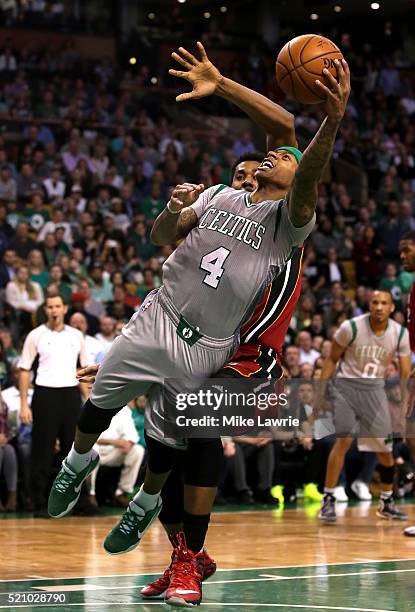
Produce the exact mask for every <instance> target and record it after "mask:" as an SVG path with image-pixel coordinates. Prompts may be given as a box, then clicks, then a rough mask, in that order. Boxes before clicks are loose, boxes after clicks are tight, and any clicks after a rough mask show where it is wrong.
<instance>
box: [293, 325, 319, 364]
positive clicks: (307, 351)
mask: <svg viewBox="0 0 415 612" xmlns="http://www.w3.org/2000/svg"><path fill="white" fill-rule="evenodd" d="M297 341H298V347H299V349H300V365H303V363H309V364H311V365H314V363H315V361H316V359H318V358H319V357H320V353H319V352H318V351H315V350H314V349H313V347H312V338H311V334H310V333H309V332H308V331H302V332H300V333H299V334H298V338H297Z"/></svg>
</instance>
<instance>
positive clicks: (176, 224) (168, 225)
mask: <svg viewBox="0 0 415 612" xmlns="http://www.w3.org/2000/svg"><path fill="white" fill-rule="evenodd" d="M191 57H192V56H191ZM337 70H338V74H339V82H337V81H336V80H335V79H334V78H333V77H332V76H331V75H330V73H329V72H328V71H325V78H326V80H327V86H326V85H324V84H323V83H321V82H318V83H317V86H318V87H319V88H320V89H321V91H322V94H323V95H324V96H325V98H326V107H327V117H326V118H325V120H324V121H323V123H322V125H321V127H320V129H319V130H318V132H317V134H316V135H315V137H314V138H313V140H312V142H311V143H310V145H309V146H308V147H307V149H306V151H305V152H304V155H303V157H302V159H301V161H300V163H298V160H297V158H296V156H295V154H293V153H292V152H289V151H288V150H287V151H285V150H278V151H270V152H269V153H268V155H267V157H266V158H265V159H264V161H263V163H262V164H261V166H260V167H259V168H258V171H257V174H256V176H257V180H258V189H257V190H256V191H254V192H253V193H252V194H251V197H250V198H249V199H248V200H246V199H244V198H243V196H241V194H240V192H236V193H234V192H233V191H232V190H230V189H228V188H226V189H225V188H224V189H222V190H221V191H220V192H219V191H218V187H216V188H210V189H208V190H206V193H203V194H202V192H203V191H204V188H203V185H191V184H185V185H179V186H177V187H176V189H175V190H174V191H173V194H172V198H171V200H170V202H169V203H168V205H167V207H166V209H165V211H164V212H163V213H161V215H160V216H159V217H158V219H157V220H156V222H155V225H154V227H153V231H152V239H153V241H154V242H155V243H156V244H171V243H172V242H175V241H177V240H179V239H184V241H183V242H182V244H181V245H180V246H179V248H178V249H177V251H176V252H175V254H173V256H172V257H171V258H170V260H169V262H168V265H167V270H166V278H165V279H164V281H165V282H164V284H163V287H162V288H161V289H160V290H159V291H156V292H153V293H152V294H150V295H149V296H148V297H147V298H146V300H145V301H144V303H143V305H142V308H141V310H140V312H139V313H136V314H135V315H134V316H133V317H132V319H131V321H130V322H129V323H128V325H127V326H126V327H125V328H124V330H123V335H122V336H120V337H119V338H118V339H117V340H116V341H115V343H114V345H113V348H112V349H111V350H110V352H109V353H108V354H107V356H106V359H105V360H104V362H103V364H102V366H101V368H100V370H99V372H98V376H97V379H96V382H95V384H94V387H93V390H92V394H91V398H90V400H88V402H87V403H86V404H85V407H84V412H83V415H82V417H81V419H80V422H79V424H78V429H77V433H76V437H75V444H74V447H73V449H72V450H71V452H70V454H69V456H68V458H66V459H65V460H64V462H63V464H62V469H61V471H60V473H59V474H58V476H57V478H56V479H55V482H54V484H53V486H52V490H51V493H50V497H49V507H48V509H49V513H50V515H51V516H53V517H55V518H58V517H60V516H64V515H65V514H67V513H68V512H69V511H70V510H71V509H72V508H73V506H74V505H75V503H76V501H77V499H78V496H79V488H80V485H81V483H82V482H83V480H84V479H85V478H86V477H87V476H88V474H89V473H90V472H91V471H92V470H93V469H94V468H95V466H96V465H97V462H98V458H97V457H96V456H95V455H94V453H93V451H91V448H92V446H93V444H94V443H95V441H96V440H97V438H98V437H99V435H100V433H101V432H102V431H103V430H105V429H106V428H107V427H108V424H109V422H110V420H111V418H112V416H113V415H114V414H116V413H117V412H118V410H119V409H120V407H121V406H123V405H125V403H126V402H127V401H129V400H130V399H131V398H132V397H134V396H136V395H140V394H145V393H147V394H148V395H149V396H150V402H151V398H152V396H153V397H154V394H159V393H160V385H161V384H163V381H164V379H166V378H175V379H181V381H182V384H183V385H185V386H186V387H187V388H190V389H191V388H197V387H199V386H200V383H201V381H202V380H204V379H205V378H206V377H208V376H209V375H211V374H213V373H214V372H216V371H218V370H219V369H220V367H221V366H222V365H223V364H224V363H225V361H226V360H227V359H228V358H229V357H230V356H231V355H232V354H233V351H234V348H235V340H237V338H235V330H236V329H237V327H238V326H239V324H240V323H241V319H239V317H241V318H242V317H244V316H245V315H247V314H248V305H249V303H250V302H252V301H255V298H256V297H257V296H259V295H260V292H261V289H262V287H263V285H264V278H267V275H268V274H269V273H273V272H275V271H277V269H278V267H280V266H283V265H284V264H285V262H286V261H287V259H288V258H289V257H290V253H291V249H292V247H294V246H295V245H296V244H298V243H300V242H302V241H303V240H304V239H305V238H306V236H307V235H308V233H309V232H310V231H311V229H312V227H313V224H314V210H315V205H316V199H317V185H318V182H319V180H320V177H321V174H322V172H323V170H324V167H325V165H326V164H327V162H328V161H329V158H330V156H331V153H332V149H333V145H334V142H335V138H336V134H337V130H338V128H339V125H340V122H341V120H342V118H343V116H344V112H345V108H346V104H347V100H348V97H349V94H350V74H349V69H348V66H347V64H346V62H344V61H341V62H337ZM287 192H289V198H288V199H286V194H287ZM201 194H202V195H201ZM200 195H201V198H200V199H198V198H199V196H200ZM231 206H236V207H237V211H238V213H240V214H237V216H238V218H237V219H236V218H235V219H233V218H231V213H232V214H234V215H235V213H233V211H232V210H231ZM213 208H214V209H215V211H212V209H213ZM261 209H263V210H262V211H261ZM200 225H201V226H202V227H200ZM203 247H207V249H206V250H202V248H203ZM221 249H224V250H221ZM214 251H216V255H217V257H216V258H214V257H213V256H212V253H213V252H214ZM206 255H208V258H207V259H204V258H205V256H206ZM255 260H257V261H255ZM238 261H243V263H244V265H245V263H246V265H248V266H249V271H250V274H251V277H247V275H246V270H244V269H242V267H241V266H240V265H238ZM228 275H229V276H235V280H233V279H232V278H227V276H228ZM261 275H262V276H261ZM188 279H191V283H192V284H190V283H189V281H188ZM245 285H246V286H245ZM217 292H220V294H221V295H222V299H223V301H224V302H225V303H226V304H227V305H229V313H225V312H224V311H223V309H222V303H223V302H222V303H221V302H220V301H219V300H218V298H217V295H218V293H217ZM202 296H203V300H205V301H208V302H210V303H211V304H214V305H215V308H218V310H217V312H216V314H215V317H213V316H212V312H211V310H210V309H208V308H205V305H204V303H202ZM193 301H198V303H199V306H200V307H201V308H203V317H201V316H200V310H199V309H198V308H195V306H194V304H193ZM177 305H180V309H181V310H179V309H178V307H177ZM222 317H223V321H222V320H221V321H220V322H219V319H222ZM218 322H219V323H218ZM210 334H213V335H210ZM169 391H172V392H173V393H174V392H175V391H177V390H175V389H169ZM180 391H183V389H180ZM165 443H166V444H168V440H165ZM174 443H176V441H174ZM170 469H171V465H170V466H169V467H167V469H166V472H165V473H163V474H161V473H160V474H157V475H154V474H153V475H152V476H153V477H154V478H153V486H152V487H151V489H150V490H147V491H141V492H140V495H141V497H140V500H136V499H134V501H133V502H131V503H130V507H129V510H127V512H126V513H125V514H126V519H125V520H123V519H122V520H121V521H120V523H119V524H118V526H117V529H118V531H117V529H113V530H112V532H111V534H110V535H111V538H110V541H108V538H107V540H106V546H105V547H106V549H107V550H109V551H110V552H115V550H114V549H116V548H117V546H119V545H120V543H121V544H122V545H123V550H122V551H119V552H126V550H128V548H125V537H124V536H125V535H126V534H127V535H129V536H131V537H130V542H131V546H130V549H131V548H134V547H135V546H136V545H137V544H138V542H139V540H140V538H141V537H142V535H143V533H144V530H145V529H146V528H147V527H148V526H149V525H150V524H151V522H152V521H153V520H154V518H155V517H156V516H157V514H158V513H159V511H160V500H159V492H160V490H161V488H162V486H163V484H164V482H165V480H166V478H167V476H168V474H169V471H170ZM137 501H138V502H139V504H140V505H137V503H136V502H137ZM149 505H151V507H152V509H151V510H148V511H146V510H145V509H144V508H145V507H149ZM127 514H128V516H127ZM127 519H128V520H127Z"/></svg>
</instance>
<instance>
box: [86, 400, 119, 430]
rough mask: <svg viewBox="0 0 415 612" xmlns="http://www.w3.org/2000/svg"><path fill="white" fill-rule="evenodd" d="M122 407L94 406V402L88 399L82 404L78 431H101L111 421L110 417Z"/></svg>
mask: <svg viewBox="0 0 415 612" xmlns="http://www.w3.org/2000/svg"><path fill="white" fill-rule="evenodd" d="M122 408H123V406H121V407H120V408H113V409H110V410H105V409H103V408H98V406H95V404H93V403H92V402H91V400H90V399H88V400H87V401H86V402H85V404H84V405H83V408H82V412H81V416H80V417H79V421H78V429H79V431H80V432H81V433H84V434H97V433H102V432H103V431H105V430H106V429H108V427H109V426H110V423H111V421H112V417H113V416H115V415H116V414H117V412H119V411H120V410H121V409H122Z"/></svg>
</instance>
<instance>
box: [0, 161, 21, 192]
mask: <svg viewBox="0 0 415 612" xmlns="http://www.w3.org/2000/svg"><path fill="white" fill-rule="evenodd" d="M16 199H17V183H16V180H15V179H14V178H13V176H12V173H11V170H10V168H9V166H8V165H7V164H4V165H3V166H1V169H0V200H16Z"/></svg>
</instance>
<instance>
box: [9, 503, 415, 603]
mask: <svg viewBox="0 0 415 612" xmlns="http://www.w3.org/2000/svg"><path fill="white" fill-rule="evenodd" d="M404 507H405V508H406V509H407V511H408V512H409V514H410V516H411V515H412V519H413V521H414V522H415V513H414V512H413V510H412V508H411V506H410V505H408V506H404ZM318 508H319V507H318V505H313V506H306V507H299V508H298V509H289V510H274V511H248V512H218V513H215V514H214V515H213V518H212V523H211V529H210V532H209V536H208V541H207V548H208V550H209V553H210V554H211V555H212V556H213V557H214V558H215V559H216V561H217V563H218V568H219V569H218V572H217V573H216V574H215V575H214V576H213V577H212V578H211V579H210V580H209V581H208V582H206V583H205V585H204V600H203V608H202V610H203V609H205V610H218V608H221V607H223V609H224V610H226V611H227V612H232V611H236V610H238V611H239V612H241V611H244V610H257V609H258V610H266V609H267V608H268V609H272V608H274V609H279V610H283V611H285V612H293V611H295V610H340V611H345V612H347V611H349V610H350V611H352V610H354V611H362V612H363V611H365V612H415V538H413V539H412V538H405V537H404V536H403V535H402V527H403V525H404V524H402V523H399V524H397V523H390V522H387V521H382V520H380V519H378V518H377V517H376V515H375V507H374V506H368V505H367V504H364V505H360V506H359V505H358V506H354V507H352V508H344V509H342V511H343V512H344V516H342V517H339V519H338V522H337V524H336V525H322V524H321V523H320V522H319V521H318V519H317V516H316V515H317V512H318ZM339 509H341V506H339ZM115 520H116V519H115V517H113V516H110V517H109V516H106V517H99V518H93V519H92V518H65V519H61V520H41V519H36V520H35V519H7V520H2V521H0V553H1V558H0V579H1V580H0V608H3V609H6V608H7V609H9V610H15V609H17V603H16V598H15V597H14V594H15V593H16V592H24V593H25V596H21V598H20V603H21V604H22V607H25V608H26V609H30V610H35V609H36V610H42V609H44V610H46V609H47V610H49V611H50V610H55V609H56V610H60V611H62V610H68V611H69V610H72V611H74V610H91V611H93V610H97V611H98V610H100V611H101V612H102V611H103V610H105V611H108V612H110V611H111V612H112V611H113V610H121V609H123V608H126V609H132V607H133V606H136V607H138V609H139V610H140V611H143V610H154V608H155V607H156V609H157V608H158V609H160V606H165V604H163V603H162V602H144V601H143V600H141V598H140V597H139V595H138V588H139V587H140V586H142V585H144V584H146V582H147V581H148V580H151V579H154V576H155V575H158V574H159V572H160V571H161V570H164V569H165V567H166V565H167V563H168V560H169V556H170V548H169V545H168V542H167V539H166V537H165V536H164V533H163V532H162V529H161V527H160V525H159V524H155V525H154V526H152V527H151V529H150V531H149V532H148V533H147V534H146V536H145V538H144V539H143V542H142V543H141V544H140V546H139V547H138V548H137V549H136V550H135V551H132V552H130V553H127V554H125V555H120V556H109V555H107V554H106V553H105V552H104V551H103V549H102V541H103V539H104V537H105V535H106V533H107V531H108V530H109V529H110V528H111V526H112V525H113V524H114V522H115ZM45 593H47V594H48V597H49V599H48V600H47V601H49V603H48V604H46V603H44V604H42V603H41V602H40V601H38V600H39V598H40V596H41V595H42V594H45ZM57 593H60V594H61V595H60V598H61V599H60V600H58V599H56V603H54V601H53V599H51V597H52V596H53V595H55V596H56V594H57ZM29 594H30V595H31V598H32V599H31V600H30V601H27V598H28V596H29ZM10 595H13V598H10ZM13 599H14V601H13ZM63 601H65V603H59V602H63ZM57 603H59V605H57ZM166 609H167V608H166Z"/></svg>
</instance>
